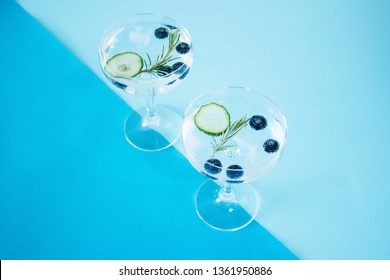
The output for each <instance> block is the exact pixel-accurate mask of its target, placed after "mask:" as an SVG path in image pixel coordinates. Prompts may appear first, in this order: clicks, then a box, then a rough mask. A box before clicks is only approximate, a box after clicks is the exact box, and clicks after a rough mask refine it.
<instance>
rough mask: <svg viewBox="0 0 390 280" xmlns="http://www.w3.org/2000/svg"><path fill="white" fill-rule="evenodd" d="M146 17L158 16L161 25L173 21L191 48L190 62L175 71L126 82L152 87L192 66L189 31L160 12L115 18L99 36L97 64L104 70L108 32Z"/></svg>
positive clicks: (183, 72)
mask: <svg viewBox="0 0 390 280" xmlns="http://www.w3.org/2000/svg"><path fill="white" fill-rule="evenodd" d="M148 17H151V18H153V19H158V18H161V19H164V20H165V21H166V22H164V21H160V23H161V24H162V26H167V27H169V26H170V25H171V24H169V22H172V23H174V25H172V26H174V27H176V28H179V30H180V32H183V33H184V34H186V37H188V40H189V42H188V43H189V45H190V48H191V57H190V59H189V62H190V64H187V63H184V62H183V65H181V66H180V67H179V68H177V69H176V70H175V71H172V72H171V73H169V74H167V75H164V76H156V77H152V78H136V79H128V83H129V84H130V85H131V86H135V87H151V86H152V87H153V86H159V85H163V84H169V83H171V82H173V81H175V80H176V79H178V78H179V77H180V76H181V75H185V74H186V72H187V71H189V70H190V68H191V67H192V60H193V53H192V52H193V46H192V39H191V35H190V33H189V31H188V30H187V28H186V27H185V26H184V25H182V24H181V23H180V22H178V21H177V20H175V19H173V18H171V17H169V16H166V15H163V14H160V13H137V14H132V15H129V16H126V17H122V18H119V19H117V20H115V21H114V22H112V23H111V24H110V25H109V26H108V27H107V28H106V29H105V30H104V32H103V34H102V36H101V38H100V41H99V46H98V53H99V64H100V67H101V68H102V70H103V71H104V66H105V63H106V62H107V60H105V58H104V55H103V53H104V49H105V48H104V46H105V45H107V44H105V42H106V41H107V39H108V38H109V37H110V34H112V33H113V32H114V31H115V30H116V29H119V30H120V28H121V27H122V28H123V26H126V25H129V24H131V22H132V21H133V22H134V23H135V22H136V21H137V20H138V19H141V18H148ZM140 22H141V21H140ZM156 22H157V20H156ZM118 33H119V31H118ZM175 75H176V76H175ZM110 78H111V79H113V80H117V79H118V78H115V77H110Z"/></svg>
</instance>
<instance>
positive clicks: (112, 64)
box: [106, 52, 144, 79]
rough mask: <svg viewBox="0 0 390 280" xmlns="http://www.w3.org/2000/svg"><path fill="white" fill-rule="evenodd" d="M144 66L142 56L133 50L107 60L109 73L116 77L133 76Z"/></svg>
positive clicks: (126, 77)
mask: <svg viewBox="0 0 390 280" xmlns="http://www.w3.org/2000/svg"><path fill="white" fill-rule="evenodd" d="M143 66H144V63H143V60H142V57H140V56H139V55H138V54H136V53H133V52H124V53H119V54H116V55H114V56H113V57H111V58H110V59H109V60H108V61H107V62H106V71H107V73H108V74H109V75H110V76H112V77H114V78H125V79H128V78H132V77H134V76H136V75H138V74H139V73H140V72H141V70H142V67H143Z"/></svg>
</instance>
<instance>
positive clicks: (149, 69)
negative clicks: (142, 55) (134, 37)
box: [139, 28, 180, 76]
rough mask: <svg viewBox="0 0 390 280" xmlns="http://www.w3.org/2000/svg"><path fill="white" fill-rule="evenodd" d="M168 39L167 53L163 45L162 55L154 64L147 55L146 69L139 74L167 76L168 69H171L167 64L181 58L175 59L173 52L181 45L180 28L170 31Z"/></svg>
mask: <svg viewBox="0 0 390 280" xmlns="http://www.w3.org/2000/svg"><path fill="white" fill-rule="evenodd" d="M168 39H169V42H168V49H167V50H166V51H165V47H164V45H163V47H162V51H161V54H159V55H158V56H157V59H156V60H155V61H154V62H152V59H151V58H150V55H149V54H148V53H147V54H146V55H147V57H148V59H147V60H146V59H143V61H144V66H145V68H144V69H142V70H141V71H140V72H139V74H141V73H149V74H152V75H155V76H163V75H166V74H167V71H166V68H167V67H169V66H167V64H168V63H169V62H171V61H173V60H176V59H178V58H179V57H173V56H172V52H173V51H174V50H175V48H176V47H177V45H178V44H179V41H180V30H179V29H178V28H176V29H174V30H170V32H169V38H168Z"/></svg>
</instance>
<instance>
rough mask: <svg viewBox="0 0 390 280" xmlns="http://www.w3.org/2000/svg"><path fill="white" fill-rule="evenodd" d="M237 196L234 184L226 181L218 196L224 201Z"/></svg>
mask: <svg viewBox="0 0 390 280" xmlns="http://www.w3.org/2000/svg"><path fill="white" fill-rule="evenodd" d="M235 197H236V194H235V192H234V190H233V187H232V184H231V183H228V182H226V183H225V185H224V186H223V188H222V189H221V190H220V191H219V194H218V198H219V199H221V200H222V201H232V200H234V198H235Z"/></svg>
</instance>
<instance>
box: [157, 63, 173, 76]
mask: <svg viewBox="0 0 390 280" xmlns="http://www.w3.org/2000/svg"><path fill="white" fill-rule="evenodd" d="M157 71H158V72H157V75H159V76H167V75H169V74H171V72H172V67H171V66H168V65H163V66H160V67H159V68H158V69H157Z"/></svg>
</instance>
